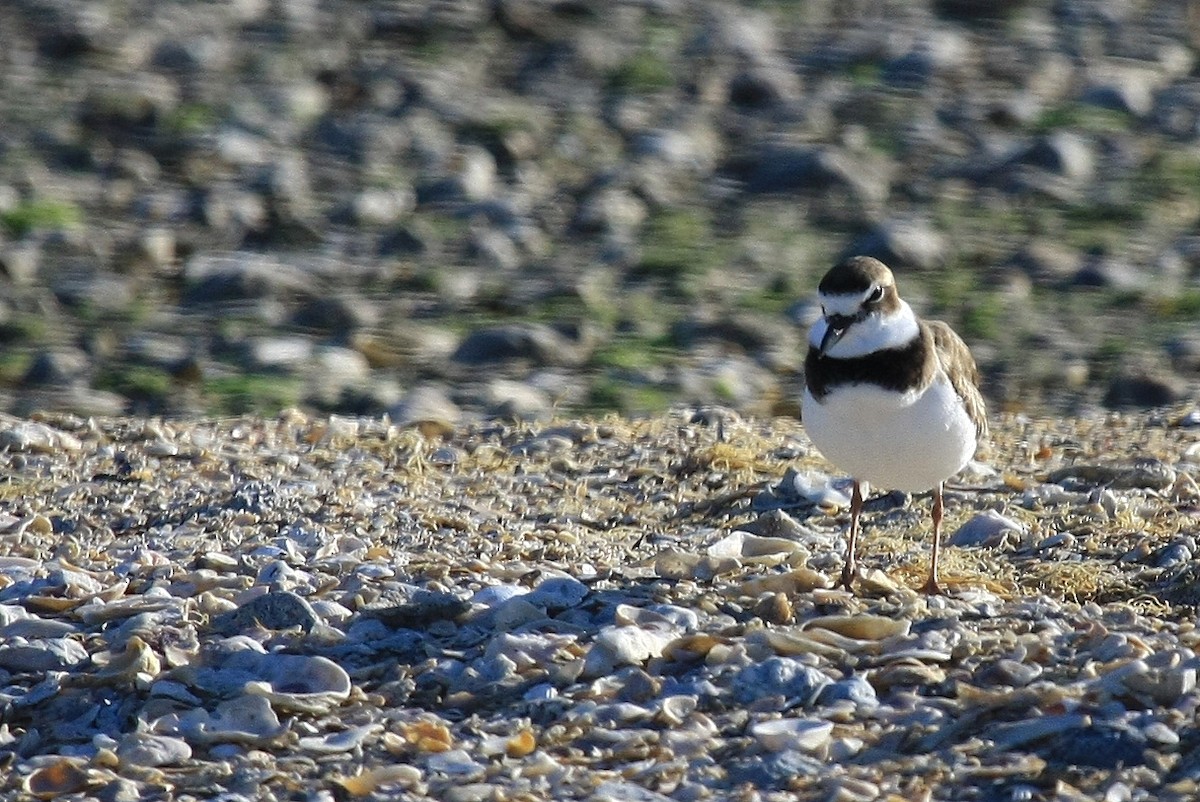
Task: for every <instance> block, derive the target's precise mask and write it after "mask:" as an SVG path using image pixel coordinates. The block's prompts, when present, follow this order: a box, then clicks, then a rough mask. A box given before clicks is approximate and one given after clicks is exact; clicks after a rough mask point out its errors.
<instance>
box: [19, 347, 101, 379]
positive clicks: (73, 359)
mask: <svg viewBox="0 0 1200 802" xmlns="http://www.w3.org/2000/svg"><path fill="white" fill-rule="evenodd" d="M91 371H92V361H91V359H90V358H89V357H88V355H87V354H86V353H85V352H83V351H81V350H79V349H69V350H68V349H58V350H56V351H43V352H42V353H40V354H38V355H37V356H36V357H34V360H33V362H32V363H31V364H30V366H29V369H28V370H27V371H25V376H24V378H23V381H25V382H26V383H28V384H31V385H48V384H51V385H53V384H59V385H61V384H70V383H72V382H76V381H79V380H81V379H84V378H86V377H87V376H88V374H89V373H91Z"/></svg>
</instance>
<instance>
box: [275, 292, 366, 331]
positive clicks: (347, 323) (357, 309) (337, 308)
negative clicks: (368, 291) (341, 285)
mask: <svg viewBox="0 0 1200 802" xmlns="http://www.w3.org/2000/svg"><path fill="white" fill-rule="evenodd" d="M378 322H379V313H378V311H377V310H376V309H375V307H374V306H373V305H372V304H371V303H370V302H369V301H368V300H367V299H365V298H361V297H358V296H351V295H337V296H323V297H320V298H313V299H312V300H309V301H307V302H306V303H304V304H303V305H302V306H301V307H300V308H299V309H297V310H296V312H295V314H294V315H293V316H292V323H293V324H295V325H296V326H299V327H301V328H305V329H315V330H317V331H320V332H322V333H325V334H330V335H333V336H335V337H339V338H345V337H350V336H353V334H354V332H355V331H357V330H358V329H362V328H366V327H368V326H373V325H375V324H376V323H378Z"/></svg>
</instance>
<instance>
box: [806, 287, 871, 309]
mask: <svg viewBox="0 0 1200 802" xmlns="http://www.w3.org/2000/svg"><path fill="white" fill-rule="evenodd" d="M875 288H876V285H874V284H872V285H871V286H870V287H867V288H866V289H865V290H863V291H862V292H856V293H845V294H839V295H826V294H825V293H823V292H822V293H818V294H817V295H818V297H819V298H820V299H821V306H822V307H823V308H824V309H825V314H827V315H853V314H857V312H858V310H859V309H861V308H862V305H863V301H865V300H866V299H867V298H869V297H870V296H871V293H873V292H874V291H875Z"/></svg>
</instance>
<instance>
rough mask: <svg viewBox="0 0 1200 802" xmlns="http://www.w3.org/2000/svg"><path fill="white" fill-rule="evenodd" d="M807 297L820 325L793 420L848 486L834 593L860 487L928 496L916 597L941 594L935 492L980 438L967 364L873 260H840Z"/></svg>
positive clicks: (945, 333) (963, 353) (853, 569)
mask: <svg viewBox="0 0 1200 802" xmlns="http://www.w3.org/2000/svg"><path fill="white" fill-rule="evenodd" d="M817 290H818V294H819V296H820V301H821V317H820V319H818V320H817V321H816V323H814V324H813V326H812V329H811V330H810V331H809V335H808V346H809V347H808V356H807V358H806V359H805V361H804V369H805V390H804V405H803V407H802V409H801V415H802V417H803V421H804V428H805V429H806V430H807V431H808V434H809V437H810V438H811V439H812V441H813V443H814V444H815V445H816V447H817V449H818V450H820V452H821V453H822V454H823V455H824V456H825V458H826V459H828V460H829V461H830V462H832V463H833V464H834V465H836V466H837V467H838V468H840V469H841V470H844V471H846V472H847V473H849V474H850V475H851V477H852V478H853V480H854V490H853V493H852V496H851V500H850V537H849V543H848V544H847V547H846V561H845V563H844V565H843V568H842V585H843V586H845V588H846V589H847V590H850V589H852V583H853V581H854V577H855V574H856V573H857V563H856V561H855V546H856V542H857V540H858V531H859V516H860V515H861V514H862V506H863V497H864V495H866V493H867V492H869V491H868V488H869V485H867V483H870V484H873V485H877V486H879V487H884V488H890V489H893V490H905V491H908V492H923V491H926V490H931V489H932V490H933V513H932V517H933V554H932V556H931V558H930V564H929V580H928V581H927V582H926V583H925V585H924V587H923V588H922V590H923V591H924V592H925V593H928V594H935V593H941V592H942V590H941V588H940V587H939V585H938V548H939V545H940V540H941V528H942V483H943V482H945V480H946V479H948V478H950V477H951V476H953V475H954V474H956V473H958V472H959V471H960V470H962V469H963V467H965V466H966V464H967V462H968V461H970V459H971V457H972V456H973V455H974V453H975V449H976V446H977V445H978V443H979V441H980V440H981V439H982V438H983V437H984V436H986V434H987V418H986V416H985V412H984V408H983V397H982V396H981V395H980V394H979V387H978V385H979V371H978V369H977V368H976V367H975V360H974V358H972V356H971V352H970V351H969V350H968V349H967V346H966V344H965V343H964V342H963V341H962V340H961V339H960V338H959V336H958V335H957V334H955V333H954V331H953V329H951V328H950V327H949V326H948V325H946V324H945V323H943V322H941V321H937V320H922V319H920V318H918V317H917V316H916V315H915V314H914V313H913V311H912V308H911V307H909V305H908V304H907V303H905V302H904V301H903V300H902V299H901V298H900V296H899V295H898V294H897V292H896V282H895V279H894V277H893V276H892V271H891V270H889V269H888V267H887V265H885V264H883V262H880V261H879V260H878V259H872V258H871V257H869V256H854V257H851V258H849V259H846V260H845V261H843V262H841V263H840V264H838V265H837V266H835V267H834V268H833V269H831V270H830V271H829V272H828V273H826V274H825V277H824V278H823V279H821V283H820V284H819V285H818V287H817ZM864 485H867V487H866V488H864Z"/></svg>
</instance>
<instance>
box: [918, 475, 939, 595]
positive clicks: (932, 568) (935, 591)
mask: <svg viewBox="0 0 1200 802" xmlns="http://www.w3.org/2000/svg"><path fill="white" fill-rule="evenodd" d="M941 542H942V483H941V482H938V485H937V487H935V488H934V489H933V556H932V557H930V559H929V579H928V580H927V581H926V582H925V584H924V585H923V586H922V587H921V592H922V593H924V594H925V595H927V596H940V595H942V587H941V585H939V584H938V549H939V547H940V546H941Z"/></svg>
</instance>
